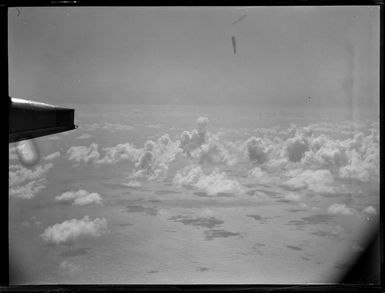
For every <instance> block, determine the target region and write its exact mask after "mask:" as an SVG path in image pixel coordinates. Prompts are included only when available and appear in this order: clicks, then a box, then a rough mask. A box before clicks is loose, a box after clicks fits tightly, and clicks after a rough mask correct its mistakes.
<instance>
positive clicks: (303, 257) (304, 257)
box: [301, 256, 310, 261]
mask: <svg viewBox="0 0 385 293" xmlns="http://www.w3.org/2000/svg"><path fill="white" fill-rule="evenodd" d="M301 258H302V259H304V260H307V261H309V260H310V258H308V257H306V256H301Z"/></svg>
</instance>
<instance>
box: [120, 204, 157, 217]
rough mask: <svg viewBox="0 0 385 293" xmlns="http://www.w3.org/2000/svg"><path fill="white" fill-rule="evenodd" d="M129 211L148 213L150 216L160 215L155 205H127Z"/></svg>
mask: <svg viewBox="0 0 385 293" xmlns="http://www.w3.org/2000/svg"><path fill="white" fill-rule="evenodd" d="M126 210H127V212H128V213H146V214H148V215H150V216H156V215H158V209H157V208H154V207H144V206H139V205H132V206H126Z"/></svg>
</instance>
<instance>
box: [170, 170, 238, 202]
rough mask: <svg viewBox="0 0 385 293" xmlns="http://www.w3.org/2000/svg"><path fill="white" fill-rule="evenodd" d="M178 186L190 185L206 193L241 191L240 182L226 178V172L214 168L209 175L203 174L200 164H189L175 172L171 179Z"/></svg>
mask: <svg viewBox="0 0 385 293" xmlns="http://www.w3.org/2000/svg"><path fill="white" fill-rule="evenodd" d="M173 182H174V184H175V185H178V186H191V187H195V188H198V189H201V190H203V191H205V192H207V194H208V195H216V194H218V193H243V192H244V188H243V187H242V186H241V184H240V183H239V182H238V181H236V180H232V179H228V178H227V175H226V173H224V172H219V170H218V169H214V170H213V171H212V172H211V173H210V174H209V175H206V174H204V172H203V170H202V168H201V167H200V166H195V165H190V166H187V167H185V168H184V169H183V170H182V171H179V172H177V174H176V175H175V177H174V180H173Z"/></svg>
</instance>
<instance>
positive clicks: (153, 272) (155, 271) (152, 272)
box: [147, 270, 159, 274]
mask: <svg viewBox="0 0 385 293" xmlns="http://www.w3.org/2000/svg"><path fill="white" fill-rule="evenodd" d="M147 273H149V274H156V273H159V271H157V270H152V271H148V272H147Z"/></svg>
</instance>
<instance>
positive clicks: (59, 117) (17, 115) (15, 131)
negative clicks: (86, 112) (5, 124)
mask: <svg viewBox="0 0 385 293" xmlns="http://www.w3.org/2000/svg"><path fill="white" fill-rule="evenodd" d="M74 113H75V110H74V109H68V108H63V107H58V106H53V105H49V104H44V103H39V102H34V101H29V100H23V99H15V98H9V142H10V143H11V142H16V141H21V140H25V139H31V138H34V137H40V136H45V135H49V134H54V133H58V132H63V131H68V130H72V129H75V128H76V126H75V125H74Z"/></svg>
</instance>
